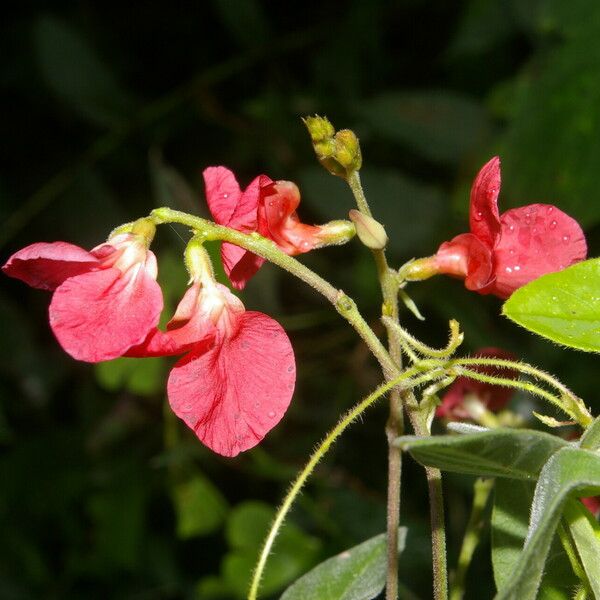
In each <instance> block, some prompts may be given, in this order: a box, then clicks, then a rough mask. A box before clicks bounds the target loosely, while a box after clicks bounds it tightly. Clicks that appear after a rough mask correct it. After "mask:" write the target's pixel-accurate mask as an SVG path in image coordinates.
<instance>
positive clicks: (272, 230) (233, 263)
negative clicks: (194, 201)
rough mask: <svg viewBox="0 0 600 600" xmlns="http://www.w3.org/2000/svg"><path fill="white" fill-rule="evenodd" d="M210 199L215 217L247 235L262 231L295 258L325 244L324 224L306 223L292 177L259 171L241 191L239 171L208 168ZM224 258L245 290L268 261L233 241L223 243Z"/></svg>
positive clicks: (230, 274) (234, 279)
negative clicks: (273, 176) (298, 211)
mask: <svg viewBox="0 0 600 600" xmlns="http://www.w3.org/2000/svg"><path fill="white" fill-rule="evenodd" d="M203 175H204V183H205V186H206V200H207V202H208V207H209V209H210V212H211V213H212V216H213V218H214V219H215V221H216V222H217V223H219V224H220V225H226V226H227V227H231V228H233V229H237V230H238V231H241V232H243V233H252V232H255V231H256V232H258V233H260V234H261V235H262V236H264V237H267V238H269V239H271V240H273V241H274V242H275V243H276V244H277V246H279V248H280V249H281V250H283V251H284V252H285V253H286V254H289V255H290V256H294V255H296V254H301V253H302V252H308V251H309V250H312V249H314V248H317V247H319V246H321V245H323V243H324V238H323V236H322V235H321V234H322V233H323V228H322V227H320V226H317V225H305V224H304V223H301V222H300V220H299V218H298V215H297V214H296V209H297V208H298V205H299V204H300V192H299V190H298V188H297V186H296V185H295V184H294V183H292V182H290V181H273V180H271V179H270V178H269V177H267V176H266V175H259V176H258V177H256V178H255V179H254V180H253V181H252V182H251V183H250V185H249V186H248V187H247V188H246V189H245V190H244V191H243V192H242V191H241V190H240V186H239V184H238V182H237V180H236V178H235V175H234V174H233V173H232V172H231V171H230V170H229V169H227V168H225V167H208V168H207V169H205V170H204V173H203ZM221 258H222V259H223V266H224V268H225V272H226V273H227V276H228V277H229V279H230V280H231V283H232V284H233V286H234V287H236V288H238V289H242V288H243V287H244V286H245V285H246V282H247V281H248V280H249V279H250V278H251V277H252V276H253V275H254V274H255V273H256V272H257V271H258V269H259V268H260V266H261V265H262V264H263V262H264V259H262V258H260V257H259V256H256V254H253V253H252V252H249V251H248V250H244V249H243V248H240V247H239V246H235V245H233V244H228V243H223V245H222V249H221Z"/></svg>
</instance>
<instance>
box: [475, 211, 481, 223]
mask: <svg viewBox="0 0 600 600" xmlns="http://www.w3.org/2000/svg"><path fill="white" fill-rule="evenodd" d="M481 219H483V213H482V212H481V211H480V210H478V211H477V212H476V213H475V220H476V221H481Z"/></svg>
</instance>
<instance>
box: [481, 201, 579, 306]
mask: <svg viewBox="0 0 600 600" xmlns="http://www.w3.org/2000/svg"><path fill="white" fill-rule="evenodd" d="M501 223H502V234H501V237H500V241H499V242H498V245H497V246H496V249H495V251H494V261H495V268H494V270H495V274H496V281H495V282H494V285H493V291H492V293H494V294H496V295H498V296H499V297H500V298H508V296H510V295H511V294H512V293H513V292H514V291H515V290H516V289H517V288H519V287H521V286H523V285H525V284H526V283H529V282H530V281H532V280H534V279H537V278H538V277H540V276H541V275H544V274H546V273H553V272H555V271H560V270H562V269H564V268H565V267H568V266H569V265H572V264H574V263H576V262H579V261H581V260H584V259H585V257H586V255H587V244H586V241H585V237H584V234H583V231H582V230H581V227H580V226H579V224H578V223H577V221H575V219H572V218H571V217H569V215H567V214H565V213H564V212H562V211H561V210H559V209H558V208H556V207H555V206H552V205H549V204H531V205H529V206H522V207H519V208H514V209H512V210H509V211H507V212H505V213H504V214H503V215H502V217H501Z"/></svg>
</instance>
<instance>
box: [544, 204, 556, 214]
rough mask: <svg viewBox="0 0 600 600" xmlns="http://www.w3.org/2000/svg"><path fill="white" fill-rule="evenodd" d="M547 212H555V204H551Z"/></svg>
mask: <svg viewBox="0 0 600 600" xmlns="http://www.w3.org/2000/svg"><path fill="white" fill-rule="evenodd" d="M546 212H547V213H548V214H551V213H553V212H554V206H549V207H548V208H547V209H546Z"/></svg>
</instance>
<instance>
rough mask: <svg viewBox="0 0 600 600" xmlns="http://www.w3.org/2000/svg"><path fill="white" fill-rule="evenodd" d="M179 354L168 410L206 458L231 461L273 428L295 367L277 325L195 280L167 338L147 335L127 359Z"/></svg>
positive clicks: (205, 280) (159, 334)
mask: <svg viewBox="0 0 600 600" xmlns="http://www.w3.org/2000/svg"><path fill="white" fill-rule="evenodd" d="M183 352H187V354H186V355H185V356H184V357H183V358H181V359H180V360H179V362H177V363H176V364H175V366H174V367H173V369H172V370H171V373H170V375H169V381H168V384H167V392H168V396H169V403H170V405H171V408H172V409H173V412H174V413H175V414H176V415H177V416H178V417H179V418H180V419H182V420H183V421H184V422H185V423H186V425H188V427H190V428H191V429H192V430H193V431H194V432H195V434H196V435H197V436H198V438H199V439H200V441H201V442H202V443H204V444H205V445H206V446H208V447H209V448H210V449H211V450H214V451H215V452H217V453H219V454H222V455H224V456H236V455H237V454H238V453H240V452H243V451H244V450H248V449H249V448H252V447H254V446H255V445H256V444H258V443H259V442H260V441H261V440H262V439H263V438H264V437H265V435H266V434H267V433H268V432H269V431H270V430H271V429H272V428H273V427H274V426H275V425H276V424H277V423H278V422H279V421H280V420H281V418H282V417H283V415H284V413H285V411H286V410H287V408H288V406H289V403H290V400H291V398H292V394H293V391H294V384H295V380H296V363H295V359H294V351H293V349H292V346H291V343H290V340H289V339H288V337H287V335H286V333H285V331H284V330H283V329H282V327H281V325H279V323H277V321H275V320H273V319H271V318H270V317H268V316H267V315H265V314H262V313H259V312H251V311H246V310H245V308H244V305H243V304H242V302H241V301H240V300H239V299H238V298H236V296H234V295H233V294H232V293H231V292H230V291H229V290H228V289H227V288H226V287H225V286H223V285H221V284H219V283H216V282H214V281H212V280H211V279H209V278H203V279H202V281H195V282H194V283H193V284H192V286H191V287H190V288H189V289H188V291H187V292H186V294H185V296H184V297H183V299H182V300H181V302H180V303H179V306H178V307H177V311H176V312H175V316H174V317H173V319H172V320H171V321H170V323H169V324H168V326H167V331H166V332H162V331H160V330H155V331H153V332H152V333H151V334H150V335H149V336H148V338H147V339H146V341H145V342H144V343H143V344H141V345H140V346H138V347H136V348H132V349H131V350H130V351H129V352H128V356H138V357H143V356H160V355H165V354H181V353H183Z"/></svg>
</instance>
